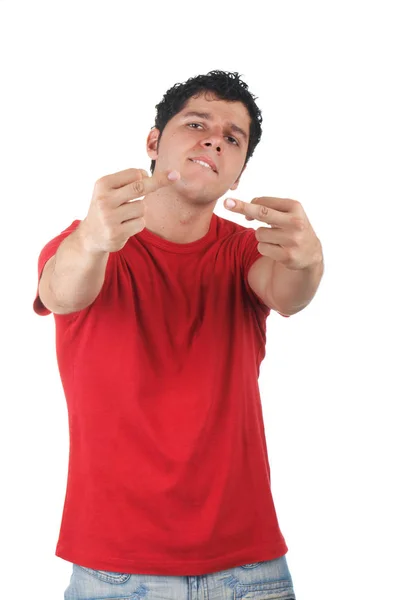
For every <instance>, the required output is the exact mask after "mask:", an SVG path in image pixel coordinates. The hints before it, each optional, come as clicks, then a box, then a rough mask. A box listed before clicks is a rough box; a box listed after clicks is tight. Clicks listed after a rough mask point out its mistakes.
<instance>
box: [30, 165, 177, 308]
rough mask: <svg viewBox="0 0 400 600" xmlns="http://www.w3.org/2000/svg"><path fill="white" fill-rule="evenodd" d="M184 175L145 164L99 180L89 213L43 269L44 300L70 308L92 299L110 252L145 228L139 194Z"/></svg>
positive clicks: (41, 294) (41, 289)
mask: <svg viewBox="0 0 400 600" xmlns="http://www.w3.org/2000/svg"><path fill="white" fill-rule="evenodd" d="M178 179H180V174H179V172H177V171H165V172H161V173H157V174H154V175H153V176H152V177H149V176H148V174H147V172H146V171H144V170H143V169H125V171H120V172H118V173H114V174H111V175H106V176H105V177H101V178H100V179H99V180H98V181H96V183H95V186H94V190H93V196H92V200H91V203H90V206H89V211H88V214H87V216H86V218H85V219H84V220H83V221H81V223H80V224H79V225H78V227H77V228H76V229H75V231H73V232H72V233H71V234H70V235H69V236H68V237H66V238H65V239H64V240H63V241H62V242H61V244H60V245H59V247H58V249H57V252H56V254H55V255H54V256H53V257H52V258H50V259H49V260H48V261H47V263H46V265H45V267H44V269H43V273H42V277H41V279H40V282H39V297H40V300H41V301H42V303H43V304H44V306H45V307H46V308H47V309H48V310H49V311H51V312H52V313H55V314H68V313H72V312H77V311H79V310H82V309H83V308H86V307H87V306H89V305H90V304H92V302H93V301H94V300H95V299H96V298H97V296H98V295H99V293H100V290H101V288H102V286H103V283H104V279H105V272H106V266H107V261H108V257H109V256H110V252H118V251H119V250H121V249H122V248H123V247H124V246H125V244H126V242H127V241H128V239H129V238H130V237H132V236H133V235H136V234H137V233H139V232H140V231H143V229H144V228H145V219H144V213H145V205H144V200H137V198H140V197H141V196H146V194H149V193H152V192H155V191H156V190H158V189H160V188H163V187H166V186H171V185H173V183H174V182H175V181H177V180H178ZM132 200H135V201H134V202H132Z"/></svg>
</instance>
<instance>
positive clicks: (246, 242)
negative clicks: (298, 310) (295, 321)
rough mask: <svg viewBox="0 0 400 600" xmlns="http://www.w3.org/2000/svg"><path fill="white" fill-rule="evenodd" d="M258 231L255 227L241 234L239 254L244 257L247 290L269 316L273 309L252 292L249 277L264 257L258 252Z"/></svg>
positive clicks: (243, 267) (243, 264)
mask: <svg viewBox="0 0 400 600" xmlns="http://www.w3.org/2000/svg"><path fill="white" fill-rule="evenodd" d="M255 234H256V231H255V229H253V227H248V228H247V229H246V231H245V232H243V233H242V234H241V240H240V247H239V252H240V255H241V257H242V269H243V280H244V284H245V288H246V291H247V293H248V294H249V296H250V297H251V298H252V299H254V300H255V301H256V302H257V303H258V305H259V306H260V307H261V308H263V310H264V312H265V313H266V314H267V315H268V314H269V313H270V311H271V309H270V308H269V307H268V306H266V305H265V304H264V302H263V301H262V300H261V298H259V297H258V295H257V294H256V293H255V292H254V291H253V290H252V288H251V287H250V285H249V282H248V275H249V271H250V267H251V266H252V265H253V264H254V263H255V261H256V260H258V259H259V258H261V257H262V254H261V253H260V252H259V251H258V240H257V238H256V235H255ZM279 314H280V315H281V316H282V317H289V316H290V315H283V314H282V313H279Z"/></svg>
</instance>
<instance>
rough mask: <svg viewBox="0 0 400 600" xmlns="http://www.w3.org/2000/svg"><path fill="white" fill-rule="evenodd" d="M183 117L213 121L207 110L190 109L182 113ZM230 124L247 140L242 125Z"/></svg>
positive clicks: (233, 129)
mask: <svg viewBox="0 0 400 600" xmlns="http://www.w3.org/2000/svg"><path fill="white" fill-rule="evenodd" d="M182 117H183V118H185V117H198V118H199V119H206V120H208V121H212V120H213V117H212V115H211V114H210V113H205V112H197V111H193V110H192V111H189V112H186V113H184V114H183V115H182ZM229 126H230V128H231V130H232V131H236V132H237V133H240V135H241V136H242V137H243V138H244V139H245V140H247V133H246V132H245V131H243V129H242V128H241V127H239V126H238V125H235V123H229Z"/></svg>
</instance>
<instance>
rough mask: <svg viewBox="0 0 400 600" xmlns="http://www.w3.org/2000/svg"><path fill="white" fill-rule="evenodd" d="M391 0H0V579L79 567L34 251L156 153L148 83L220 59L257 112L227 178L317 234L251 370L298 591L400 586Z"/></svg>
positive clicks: (366, 592)
mask: <svg viewBox="0 0 400 600" xmlns="http://www.w3.org/2000/svg"><path fill="white" fill-rule="evenodd" d="M395 4H396V3H395V2H392V3H390V2H382V1H380V2H379V3H378V2H354V1H353V2H351V1H349V0H347V1H346V2H343V1H342V2H339V1H335V2H317V1H315V2H310V1H307V2H294V1H293V2H284V1H282V2H263V3H261V2H260V3H259V2H256V1H255V0H247V1H246V2H245V3H238V4H234V3H232V2H212V3H209V2H200V3H192V2H182V3H180V2H176V1H172V2H164V3H162V4H161V3H160V5H156V4H154V3H153V2H150V3H148V4H146V5H145V3H143V6H142V7H139V6H138V4H137V3H136V2H134V1H132V2H116V1H113V2H98V1H97V2H82V1H80V2H71V1H69V2H68V3H67V2H65V3H64V2H55V1H52V2H25V3H23V2H18V1H15V2H11V1H4V0H3V1H2V2H0V61H1V97H0V102H1V115H0V119H1V121H0V125H1V129H0V132H1V133H0V136H1V139H0V152H1V160H0V194H1V211H2V212H1V216H2V218H1V236H0V241H1V248H0V250H1V254H0V256H1V271H2V293H1V309H2V310H1V337H0V339H1V357H2V358H1V361H2V362H1V367H2V368H1V378H0V386H1V390H0V398H1V407H2V418H1V431H0V433H1V448H0V450H1V461H2V465H1V473H2V493H1V534H0V538H1V554H2V573H3V576H2V582H1V589H2V592H1V596H2V597H4V599H5V598H11V597H12V598H21V600H22V598H28V597H29V598H32V599H33V600H36V599H37V600H61V598H63V593H64V590H65V588H66V587H67V585H68V583H69V578H70V575H71V572H72V565H71V563H68V562H66V561H63V560H62V559H59V558H57V557H55V556H54V550H55V545H56V541H57V536H58V531H59V526H60V520H61V510H62V506H63V502H64V494H65V484H66V477H67V466H68V450H69V445H68V444H69V442H68V423H67V411H66V403H65V398H64V396H63V391H62V387H61V382H60V379H59V374H58V369H57V362H56V356H55V344H54V319H53V317H52V316H48V317H46V318H43V317H39V316H37V315H35V313H34V312H33V309H32V303H33V300H34V297H35V292H36V285H37V259H38V256H39V253H40V251H41V249H42V247H43V246H44V245H45V244H46V243H47V242H48V241H49V240H51V239H52V238H53V237H55V236H56V235H58V234H59V233H60V232H61V231H62V230H63V229H65V228H66V227H67V226H68V225H70V224H71V223H72V221H73V220H74V219H76V218H78V219H82V218H84V217H85V216H86V212H87V209H88V206H89V202H90V198H91V195H92V190H93V186H94V182H95V181H96V179H98V178H99V177H101V176H103V175H107V174H110V173H113V172H116V171H121V170H123V169H126V168H129V167H137V168H144V169H147V170H148V171H149V169H150V160H149V159H148V157H147V154H146V151H145V141H146V136H147V134H148V132H149V130H150V128H151V126H152V125H153V124H154V117H155V105H156V104H157V103H158V102H159V101H160V100H161V98H162V96H163V94H164V93H165V91H166V90H167V89H168V88H169V87H171V86H172V85H174V84H175V83H177V82H182V81H185V80H186V79H187V78H188V77H191V76H194V75H198V74H202V73H207V72H208V71H210V70H212V69H223V70H227V71H238V72H239V73H240V74H241V75H242V76H243V79H244V80H245V81H246V83H248V85H249V88H250V91H251V92H252V93H254V94H255V95H256V96H257V97H258V100H257V103H258V104H259V106H260V108H261V109H262V112H263V118H264V122H263V137H262V141H261V143H260V144H259V146H258V147H257V148H256V151H255V154H254V156H253V158H252V159H251V160H250V162H249V165H248V168H247V170H246V172H245V175H244V176H243V178H242V180H241V184H240V187H239V189H238V190H236V192H234V194H233V195H234V196H235V197H237V198H240V199H242V200H246V201H250V200H251V199H252V198H253V197H255V196H262V195H265V196H279V197H288V198H293V199H297V200H299V201H300V202H301V203H302V204H303V207H304V208H305V210H306V213H307V215H308V217H309V219H310V221H311V223H312V225H313V227H314V229H315V231H316V233H317V235H318V237H319V238H320V239H321V241H322V244H323V249H324V256H325V275H324V277H323V280H322V283H321V285H320V288H319V290H318V292H317V295H316V297H315V298H314V300H313V301H312V302H311V304H310V305H309V306H308V307H307V308H306V309H305V310H303V311H302V312H300V313H298V314H297V315H295V316H292V317H290V318H289V319H284V318H283V317H281V316H279V315H278V314H277V313H274V312H273V313H271V315H270V317H269V318H268V321H267V355H266V358H265V360H264V362H263V364H262V369H261V375H260V388H261V394H262V400H263V409H264V419H265V427H266V435H267V444H268V449H269V456H270V464H271V475H272V490H273V495H274V500H275V504H276V509H277V513H278V518H279V523H280V526H281V529H282V533H283V535H284V537H285V539H286V542H287V544H288V546H289V552H288V554H287V560H288V565H289V568H290V571H291V574H292V577H293V581H294V585H295V592H296V596H297V599H298V600H321V599H322V598H323V599H324V600H338V598H340V599H341V600H345V599H349V600H350V599H351V600H353V598H360V599H361V598H362V599H363V600H368V599H371V600H372V599H374V600H375V599H377V598H379V599H381V598H382V599H383V598H389V597H390V598H398V597H400V592H399V587H400V583H399V580H398V573H399V570H398V566H399V562H400V561H399V559H400V556H399V534H400V528H399V517H398V514H399V503H400V497H399V493H398V476H399V466H398V463H399V441H398V437H399V436H398V423H399V421H398V417H397V416H396V415H397V408H398V406H399V401H400V393H399V391H400V390H399V384H398V372H399V350H398V338H399V333H400V331H399V316H398V307H399V299H400V298H399V292H398V289H399V282H398V280H399V259H400V253H399V243H398V240H399V236H398V230H399V227H398V217H399V210H398V204H399V201H400V193H399V188H400V185H399V175H400V173H399V167H400V156H399V155H400V152H399V144H400V126H399V125H400V124H399V107H400V94H399V88H398V86H399V56H400V54H399V53H400V44H399V35H398V32H399V25H400V24H399V20H398V17H395ZM228 195H229V194H228V193H227V194H226V196H228ZM231 195H232V192H231ZM215 212H216V213H217V214H218V215H220V216H224V217H225V218H228V219H231V220H235V221H237V222H238V223H240V224H243V225H245V226H248V227H257V225H256V223H255V222H253V221H252V222H248V221H246V220H245V219H244V217H242V216H237V215H234V214H233V213H229V214H228V211H227V210H226V209H225V208H224V207H223V204H222V199H221V200H219V201H218V203H217V205H216V208H215ZM396 573H397V577H396Z"/></svg>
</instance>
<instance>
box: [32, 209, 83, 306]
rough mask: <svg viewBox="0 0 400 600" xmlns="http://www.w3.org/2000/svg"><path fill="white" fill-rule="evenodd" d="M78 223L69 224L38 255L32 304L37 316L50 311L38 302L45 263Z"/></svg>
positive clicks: (77, 221) (78, 221)
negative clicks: (35, 286) (35, 287)
mask: <svg viewBox="0 0 400 600" xmlns="http://www.w3.org/2000/svg"><path fill="white" fill-rule="evenodd" d="M80 222H81V221H80V220H76V221H73V223H71V225H70V226H69V227H67V229H64V231H62V232H61V233H60V234H59V235H58V236H57V237H55V238H54V239H52V240H51V241H50V242H48V243H47V244H46V246H45V247H44V248H43V249H42V251H41V252H40V254H39V260H38V284H37V289H36V297H35V300H34V302H33V310H34V311H35V313H36V314H38V315H40V316H46V315H50V314H51V311H50V310H48V309H47V308H46V307H45V306H44V304H43V303H42V301H41V300H40V297H39V282H40V278H41V276H42V272H43V269H44V267H45V265H46V263H47V261H48V260H50V258H51V257H52V256H54V254H55V253H56V252H57V250H58V247H59V245H60V244H61V242H62V241H63V240H65V238H66V237H68V236H69V235H70V234H71V233H72V232H73V231H75V229H76V228H77V227H78V225H79V223H80Z"/></svg>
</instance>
